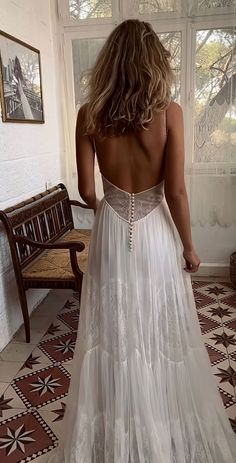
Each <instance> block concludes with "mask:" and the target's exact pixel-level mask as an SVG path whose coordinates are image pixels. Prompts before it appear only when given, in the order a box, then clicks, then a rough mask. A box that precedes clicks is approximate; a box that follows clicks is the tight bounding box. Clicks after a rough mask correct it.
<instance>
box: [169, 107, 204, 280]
mask: <svg viewBox="0 0 236 463" xmlns="http://www.w3.org/2000/svg"><path fill="white" fill-rule="evenodd" d="M167 130H168V137H167V144H166V151H165V196H166V200H167V204H168V206H169V209H170V213H171V216H172V218H173V221H174V223H175V226H176V228H177V230H178V232H179V235H180V239H181V241H182V243H183V248H184V253H183V255H184V258H185V260H186V267H185V270H186V271H188V272H191V273H193V272H196V271H197V269H198V266H199V264H200V260H199V258H198V256H197V255H196V253H195V251H194V246H193V242H192V234H191V225H190V213H189V205H188V198H187V192H186V186H185V181H184V125H183V113H182V109H181V107H180V106H179V105H178V104H177V103H171V104H170V106H169V108H168V110H167Z"/></svg>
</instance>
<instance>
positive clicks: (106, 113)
mask: <svg viewBox="0 0 236 463" xmlns="http://www.w3.org/2000/svg"><path fill="white" fill-rule="evenodd" d="M169 58H170V53H169V52H168V51H167V50H166V49H165V48H164V46H163V45H162V43H161V42H160V40H159V38H158V36H157V35H156V33H155V32H154V30H153V29H152V27H151V25H150V24H149V23H146V22H142V21H139V20H137V19H135V20H131V19H129V20H127V21H124V22H122V23H121V24H120V25H119V26H117V27H116V28H115V29H114V30H113V31H112V33H111V34H110V36H109V37H108V39H107V41H106V42H105V44H104V46H103V48H102V50H101V51H100V53H99V55H98V58H97V60H96V63H95V65H94V67H93V68H92V70H91V74H90V78H89V87H88V88H89V92H88V103H87V111H86V115H87V117H86V123H85V129H86V133H87V134H89V135H92V134H95V133H96V134H97V135H98V136H101V137H107V136H119V135H122V134H125V133H127V132H136V131H139V130H141V129H146V128H148V124H149V123H150V122H151V121H152V120H153V117H154V113H155V112H157V111H161V110H164V109H165V108H166V107H167V106H168V104H169V102H170V98H171V96H170V94H171V84H172V77H173V76H172V71H171V68H170V63H169Z"/></svg>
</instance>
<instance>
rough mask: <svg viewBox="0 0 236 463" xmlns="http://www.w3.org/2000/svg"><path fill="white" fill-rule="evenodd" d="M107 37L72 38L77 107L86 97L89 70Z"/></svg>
mask: <svg viewBox="0 0 236 463" xmlns="http://www.w3.org/2000/svg"><path fill="white" fill-rule="evenodd" d="M104 42H105V39H103V38H101V39H74V40H72V54H73V72H74V89H75V105H76V108H78V107H79V106H80V104H81V103H83V100H84V98H85V97H86V87H87V82H88V78H87V76H88V71H89V70H90V68H91V67H92V66H93V64H94V63H95V60H96V58H97V55H98V53H99V51H100V50H101V48H102V46H103V44H104Z"/></svg>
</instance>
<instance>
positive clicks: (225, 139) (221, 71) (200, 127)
mask: <svg viewBox="0 0 236 463" xmlns="http://www.w3.org/2000/svg"><path fill="white" fill-rule="evenodd" d="M234 46H235V32H234V30H233V29H230V28H229V29H209V30H199V31H197V33H196V68H195V72H196V79H195V81H196V87H195V140H194V141H195V150H194V151H195V152H194V158H195V161H197V162H216V161H217V162H219V161H224V162H233V161H234V162H235V161H236V101H235V96H236V66H235V65H236V61H235V48H234Z"/></svg>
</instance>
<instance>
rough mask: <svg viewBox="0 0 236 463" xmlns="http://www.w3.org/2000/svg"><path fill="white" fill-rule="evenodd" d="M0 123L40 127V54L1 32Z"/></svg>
mask: <svg viewBox="0 0 236 463" xmlns="http://www.w3.org/2000/svg"><path fill="white" fill-rule="evenodd" d="M0 70H1V72H0V89H1V103H2V120H3V122H33V123H43V122H44V112H43V99H42V79H41V66H40V52H39V50H37V49H36V48H34V47H32V46H30V45H28V44H26V43H24V42H22V41H20V40H18V39H16V38H14V37H12V36H10V35H8V34H6V33H5V32H2V31H0Z"/></svg>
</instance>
